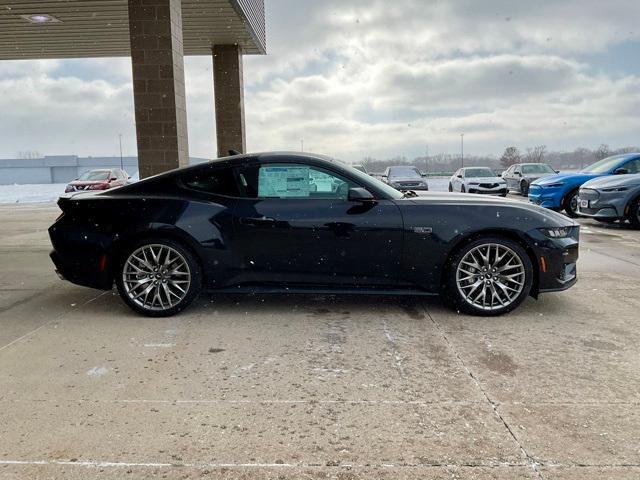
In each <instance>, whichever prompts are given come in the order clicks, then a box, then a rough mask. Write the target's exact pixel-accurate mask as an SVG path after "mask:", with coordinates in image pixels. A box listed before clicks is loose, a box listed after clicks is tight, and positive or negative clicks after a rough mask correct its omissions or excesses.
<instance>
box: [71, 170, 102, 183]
mask: <svg viewBox="0 0 640 480" xmlns="http://www.w3.org/2000/svg"><path fill="white" fill-rule="evenodd" d="M78 180H83V181H88V182H90V181H94V180H109V171H107V170H89V171H88V172H84V173H83V174H82V175H80V176H79V177H78Z"/></svg>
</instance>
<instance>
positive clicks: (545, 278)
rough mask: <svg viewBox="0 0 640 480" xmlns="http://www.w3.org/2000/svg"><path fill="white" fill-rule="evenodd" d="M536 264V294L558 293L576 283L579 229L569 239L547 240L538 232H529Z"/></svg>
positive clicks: (576, 228)
mask: <svg viewBox="0 0 640 480" xmlns="http://www.w3.org/2000/svg"><path fill="white" fill-rule="evenodd" d="M529 236H530V237H531V238H532V239H533V240H534V245H535V247H534V252H535V255H536V257H537V262H538V271H539V277H538V292H540V293H544V292H558V291H561V290H566V289H568V288H570V287H572V286H573V285H574V284H575V283H576V282H577V281H578V272H577V263H578V256H579V227H577V226H576V227H575V232H574V234H573V235H572V236H571V237H566V238H548V237H547V236H546V235H544V234H543V233H542V232H540V231H539V230H535V231H532V232H529Z"/></svg>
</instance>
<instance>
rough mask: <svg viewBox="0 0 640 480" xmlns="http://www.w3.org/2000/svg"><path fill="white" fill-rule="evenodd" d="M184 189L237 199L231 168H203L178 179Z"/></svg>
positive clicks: (236, 188) (237, 193)
mask: <svg viewBox="0 0 640 480" xmlns="http://www.w3.org/2000/svg"><path fill="white" fill-rule="evenodd" d="M180 180H181V181H182V183H183V184H184V186H185V187H187V188H190V189H192V190H197V191H199V192H205V193H211V194H214V195H224V196H227V197H238V196H239V190H238V184H237V182H236V179H235V177H234V175H233V170H232V169H231V168H205V169H198V170H197V171H195V172H191V173H187V174H185V175H184V176H182V177H181V178H180Z"/></svg>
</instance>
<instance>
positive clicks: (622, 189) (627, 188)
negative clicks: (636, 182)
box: [602, 187, 629, 192]
mask: <svg viewBox="0 0 640 480" xmlns="http://www.w3.org/2000/svg"><path fill="white" fill-rule="evenodd" d="M627 190H629V187H611V188H603V189H602V191H603V192H626V191H627Z"/></svg>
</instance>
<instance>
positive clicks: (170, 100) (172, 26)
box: [129, 0, 189, 178]
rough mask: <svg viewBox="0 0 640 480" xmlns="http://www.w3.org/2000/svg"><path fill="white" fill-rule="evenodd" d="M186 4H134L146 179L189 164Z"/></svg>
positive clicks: (139, 131)
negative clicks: (185, 80)
mask: <svg viewBox="0 0 640 480" xmlns="http://www.w3.org/2000/svg"><path fill="white" fill-rule="evenodd" d="M181 3H182V2H181V0H129V32H130V37H131V65H132V70H133V99H134V104H135V115H136V136H137V139H138V165H139V166H140V178H143V177H148V176H150V175H155V174H157V173H161V172H164V171H167V170H171V169H172V168H177V167H179V166H183V165H187V164H188V162H189V147H188V138H187V110H186V101H185V86H184V56H183V48H182V5H181Z"/></svg>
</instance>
